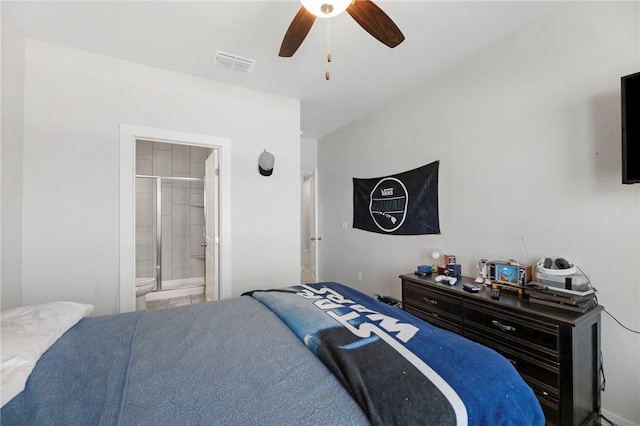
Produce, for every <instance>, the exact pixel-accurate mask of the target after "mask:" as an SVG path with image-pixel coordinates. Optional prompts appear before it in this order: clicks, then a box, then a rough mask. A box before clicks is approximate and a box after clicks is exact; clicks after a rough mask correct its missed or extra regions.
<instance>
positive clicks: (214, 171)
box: [204, 149, 220, 301]
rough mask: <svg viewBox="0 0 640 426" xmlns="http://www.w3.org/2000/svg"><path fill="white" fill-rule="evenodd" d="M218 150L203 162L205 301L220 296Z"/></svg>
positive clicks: (216, 298)
mask: <svg viewBox="0 0 640 426" xmlns="http://www.w3.org/2000/svg"><path fill="white" fill-rule="evenodd" d="M218 170H219V169H218V150H217V149H214V150H213V151H212V152H211V155H209V157H208V158H207V160H206V161H205V163H204V215H205V221H204V223H205V231H204V234H205V235H204V246H205V247H204V259H205V260H204V270H205V274H204V287H205V289H204V292H205V297H206V299H207V301H212V300H218V299H219V298H220V268H219V265H220V221H219V217H220V215H219V211H220V209H219V207H220V205H219V204H220V201H219V186H218V183H219V172H218Z"/></svg>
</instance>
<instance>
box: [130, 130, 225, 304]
mask: <svg viewBox="0 0 640 426" xmlns="http://www.w3.org/2000/svg"><path fill="white" fill-rule="evenodd" d="M139 139H141V140H147V141H153V142H165V143H172V144H178V145H191V146H202V147H206V148H217V149H218V152H219V170H220V172H219V173H220V174H219V179H220V181H219V184H220V192H219V199H220V219H219V220H220V222H219V223H220V266H219V267H220V298H221V299H222V298H228V297H231V139H229V138H225V137H219V136H212V135H203V134H196V133H186V132H179V131H173V130H166V129H157V128H152V127H142V126H132V125H128V124H121V125H120V283H119V284H120V291H119V303H118V310H119V312H120V313H123V312H131V311H135V302H136V294H135V281H136V262H135V256H136V251H135V247H136V226H135V211H136V200H135V196H136V191H135V175H136V141H137V140H139Z"/></svg>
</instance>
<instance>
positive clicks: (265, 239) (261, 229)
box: [22, 40, 300, 314]
mask: <svg viewBox="0 0 640 426" xmlns="http://www.w3.org/2000/svg"><path fill="white" fill-rule="evenodd" d="M25 63H26V73H25V94H24V98H25V101H24V111H25V112H24V193H23V197H24V211H23V220H24V227H23V236H24V238H23V248H24V251H23V270H22V273H23V302H24V303H25V304H31V303H38V302H43V301H48V300H54V299H56V300H57V299H70V300H75V301H78V302H88V303H94V304H95V305H96V311H95V312H96V313H97V314H106V313H115V312H116V310H117V298H118V294H119V293H118V270H119V269H118V268H119V266H118V256H119V241H118V232H119V165H120V163H119V141H120V139H119V137H120V125H121V124H127V125H132V126H142V127H152V128H162V129H168V130H173V131H180V132H187V133H196V134H208V135H213V136H221V137H227V138H230V139H231V145H232V148H231V156H232V157H231V161H232V164H231V194H232V195H231V216H232V220H231V224H232V225H231V226H232V230H231V239H232V241H231V244H232V265H233V266H232V273H231V280H232V287H233V295H239V294H240V293H242V292H243V291H246V290H250V289H253V288H262V287H273V286H276V285H283V284H288V283H295V282H297V280H298V279H299V272H300V269H299V265H300V260H299V259H300V226H299V223H300V222H299V220H300V219H299V215H300V207H299V206H300V104H299V101H298V100H297V99H292V98H285V97H279V96H274V95H270V94H266V93H262V92H257V91H254V90H247V89H241V88H238V87H234V86H230V85H225V84H219V83H215V82H212V81H208V80H203V79H199V78H194V77H190V76H187V75H182V74H178V73H173V72H168V71H163V70H159V69H155V68H151V67H146V66H142V65H138V64H133V63H130V62H126V61H121V60H116V59H113V58H108V57H104V56H99V55H95V54H89V53H85V52H82V51H78V50H74V49H68V48H63V47H60V46H56V45H52V44H47V43H42V42H39V41H34V40H27V42H26V62H25ZM264 149H268V150H269V151H270V152H272V153H273V154H274V156H275V159H276V161H275V169H274V173H273V175H272V176H271V177H269V178H265V177H263V176H260V175H259V173H258V171H257V161H258V156H259V155H260V153H261V152H262V151H263V150H264Z"/></svg>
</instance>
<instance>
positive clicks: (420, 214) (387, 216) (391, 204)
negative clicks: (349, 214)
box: [353, 161, 440, 235]
mask: <svg viewBox="0 0 640 426" xmlns="http://www.w3.org/2000/svg"><path fill="white" fill-rule="evenodd" d="M439 165H440V161H434V162H433V163H431V164H427V165H426V166H422V167H419V168H417V169H414V170H409V171H408V172H404V173H399V174H397V175H392V176H386V177H381V178H373V179H358V178H353V227H354V228H358V229H363V230H365V231H370V232H377V233H379V234H392V235H423V234H439V233H440V220H439V217H438V166H439Z"/></svg>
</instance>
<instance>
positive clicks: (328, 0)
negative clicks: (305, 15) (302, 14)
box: [300, 0, 353, 18]
mask: <svg viewBox="0 0 640 426" xmlns="http://www.w3.org/2000/svg"><path fill="white" fill-rule="evenodd" d="M300 1H301V2H302V5H303V6H304V8H305V9H307V10H308V11H309V12H311V13H313V14H314V15H316V16H317V17H318V18H331V17H333V16H338V15H340V14H341V13H342V12H344V11H345V10H347V7H348V6H349V5H350V4H351V2H352V1H353V0H300Z"/></svg>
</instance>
